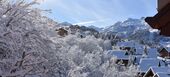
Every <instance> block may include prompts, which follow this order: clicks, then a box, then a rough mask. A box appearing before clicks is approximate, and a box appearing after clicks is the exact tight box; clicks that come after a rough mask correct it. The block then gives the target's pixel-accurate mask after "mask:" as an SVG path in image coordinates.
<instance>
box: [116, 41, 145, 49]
mask: <svg viewBox="0 0 170 77" xmlns="http://www.w3.org/2000/svg"><path fill="white" fill-rule="evenodd" d="M117 46H120V47H135V48H143V45H141V44H139V43H137V42H135V41H126V42H118V43H117Z"/></svg>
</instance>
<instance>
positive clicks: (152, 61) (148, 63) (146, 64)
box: [138, 58, 164, 72]
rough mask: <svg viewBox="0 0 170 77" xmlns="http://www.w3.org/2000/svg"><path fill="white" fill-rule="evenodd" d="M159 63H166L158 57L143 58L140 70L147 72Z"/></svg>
mask: <svg viewBox="0 0 170 77" xmlns="http://www.w3.org/2000/svg"><path fill="white" fill-rule="evenodd" d="M159 63H160V64H161V65H164V63H163V62H162V61H161V60H158V59H156V58H142V59H141V60H140V62H139V66H138V67H139V71H140V72H146V71H147V70H148V69H149V68H150V67H153V66H158V65H159Z"/></svg>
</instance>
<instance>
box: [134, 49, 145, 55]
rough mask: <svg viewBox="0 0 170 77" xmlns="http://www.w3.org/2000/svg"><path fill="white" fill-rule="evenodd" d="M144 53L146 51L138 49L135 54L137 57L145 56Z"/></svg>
mask: <svg viewBox="0 0 170 77" xmlns="http://www.w3.org/2000/svg"><path fill="white" fill-rule="evenodd" d="M143 51H144V49H141V48H140V49H136V52H135V54H136V55H142V54H143Z"/></svg>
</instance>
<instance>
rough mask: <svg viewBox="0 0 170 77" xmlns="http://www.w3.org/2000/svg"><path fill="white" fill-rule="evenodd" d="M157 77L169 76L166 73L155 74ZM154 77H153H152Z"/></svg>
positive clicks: (169, 76)
mask: <svg viewBox="0 0 170 77" xmlns="http://www.w3.org/2000/svg"><path fill="white" fill-rule="evenodd" d="M156 75H157V76H158V77H170V74H167V73H157V74H156ZM154 77H155V76H154Z"/></svg>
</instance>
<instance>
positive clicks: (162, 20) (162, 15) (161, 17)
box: [145, 0, 170, 36]
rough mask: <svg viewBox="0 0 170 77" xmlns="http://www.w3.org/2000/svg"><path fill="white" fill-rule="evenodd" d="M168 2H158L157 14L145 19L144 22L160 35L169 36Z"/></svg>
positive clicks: (165, 0) (169, 5)
mask: <svg viewBox="0 0 170 77" xmlns="http://www.w3.org/2000/svg"><path fill="white" fill-rule="evenodd" d="M169 19H170V0H158V13H157V14H156V15H155V16H153V17H147V18H146V19H145V21H146V22H147V23H148V24H149V25H150V26H151V27H152V28H154V29H159V30H160V34H161V35H165V36H170V20H169Z"/></svg>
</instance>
